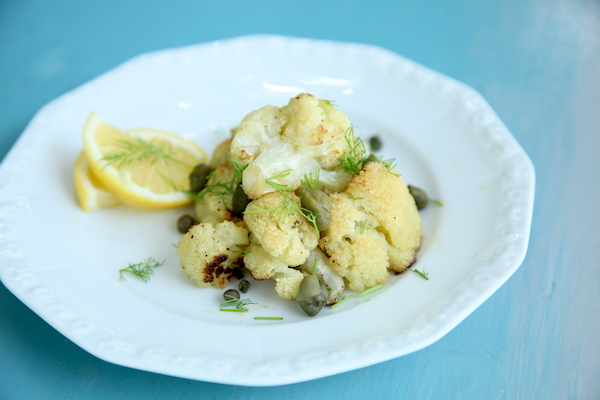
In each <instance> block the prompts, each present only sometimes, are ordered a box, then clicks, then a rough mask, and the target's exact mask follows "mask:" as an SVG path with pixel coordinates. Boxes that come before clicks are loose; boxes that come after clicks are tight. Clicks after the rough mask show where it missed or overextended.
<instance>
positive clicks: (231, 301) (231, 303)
mask: <svg viewBox="0 0 600 400" xmlns="http://www.w3.org/2000/svg"><path fill="white" fill-rule="evenodd" d="M225 298H227V299H228V300H225V301H222V302H221V308H220V310H221V311H237V312H245V311H248V309H247V308H246V306H248V305H250V304H256V303H255V302H253V301H252V300H250V299H238V298H237V297H234V296H231V295H228V294H226V295H225ZM227 307H234V308H227Z"/></svg>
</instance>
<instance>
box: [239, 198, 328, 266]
mask: <svg viewBox="0 0 600 400" xmlns="http://www.w3.org/2000/svg"><path fill="white" fill-rule="evenodd" d="M299 203H300V202H299V200H298V198H297V197H296V196H295V195H294V194H293V193H289V197H288V195H285V194H282V193H279V192H274V193H269V194H265V195H264V196H261V197H260V198H258V199H256V200H253V201H252V202H251V203H250V204H248V206H247V207H246V211H245V213H244V222H246V225H247V226H248V229H249V230H250V231H251V232H252V234H253V236H254V237H255V238H256V241H257V242H258V243H260V245H261V246H262V247H263V248H264V249H265V251H266V252H267V253H268V254H270V255H271V256H273V257H280V258H281V260H282V261H283V262H285V263H286V264H287V265H291V266H298V265H300V264H302V263H303V262H304V261H305V260H306V258H307V257H308V255H309V254H310V252H311V251H312V250H313V249H314V248H315V247H316V246H317V244H318V241H319V235H318V233H317V231H316V229H315V227H314V226H313V225H312V224H311V223H309V222H308V221H307V220H306V218H304V216H303V215H302V214H301V213H300V211H299V208H298V207H299Z"/></svg>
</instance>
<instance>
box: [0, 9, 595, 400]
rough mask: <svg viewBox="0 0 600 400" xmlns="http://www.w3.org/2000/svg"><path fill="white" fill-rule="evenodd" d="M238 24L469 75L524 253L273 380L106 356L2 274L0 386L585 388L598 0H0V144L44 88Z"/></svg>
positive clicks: (134, 394) (293, 393)
mask: <svg viewBox="0 0 600 400" xmlns="http://www.w3.org/2000/svg"><path fill="white" fill-rule="evenodd" d="M250 33H273V34H284V35H292V36H303V37H310V38H319V39H332V40H340V41H350V42H362V43H369V44H373V45H378V46H382V47H385V48H388V49H390V50H392V51H395V52H397V53H399V54H402V55H403V56H405V57H408V58H410V59H413V60H415V61H417V62H419V63H421V64H424V65H426V66H428V67H430V68H433V69H435V70H438V71H440V72H442V73H444V74H446V75H449V76H451V77H454V78H456V79H458V80H460V81H463V82H465V83H467V84H468V85H470V86H472V87H474V88H476V89H477V90H478V91H479V92H481V93H482V94H483V96H484V97H485V98H486V99H487V100H488V102H489V103H490V104H491V105H492V107H493V108H494V109H495V110H496V112H497V113H498V115H499V116H500V118H501V119H502V120H503V121H504V123H505V124H506V125H507V126H508V128H509V129H510V130H511V132H512V133H513V134H514V136H515V137H516V138H517V140H518V141H519V142H520V143H521V145H522V146H523V147H524V149H525V150H526V151H527V153H528V154H529V155H530V157H531V159H532V160H533V163H534V165H535V168H536V177H537V188H536V208H535V212H534V221H533V228H532V236H531V243H530V250H529V252H528V256H527V258H526V260H525V262H524V263H523V265H522V267H521V268H520V269H519V270H518V271H517V272H516V273H515V275H514V276H513V277H512V278H511V279H510V280H509V281H508V282H507V283H506V284H505V285H504V286H503V287H502V288H501V289H500V290H499V291H498V292H496V293H495V294H494V295H493V296H492V297H491V298H490V299H489V300H488V301H487V302H485V303H484V304H483V305H482V306H481V307H480V308H479V309H478V310H476V311H475V312H474V313H473V314H472V315H471V316H469V317H468V318H467V319H466V320H465V321H464V322H463V323H461V324H460V325H459V326H458V327H457V328H456V329H454V330H453V331H452V332H450V333H449V334H448V335H447V336H445V337H444V338H442V339H441V340H440V341H438V342H437V343H435V344H433V345H432V346H430V347H428V348H426V349H423V350H421V351H418V352H416V353H414V354H410V355H408V356H405V357H401V358H398V359H395V360H392V361H388V362H385V363H382V364H378V365H374V366H371V367H368V368H363V369H360V370H357V371H352V372H348V373H344V374H340V375H337V376H333V377H328V378H323V379H319V380H316V381H312V382H306V383H300V384H294V385H288V386H282V387H274V388H246V387H234V386H226V385H218V384H211V383H204V382H195V381H189V380H185V379H179V378H173V377H168V376H162V375H157V374H152V373H147V372H142V371H137V370H132V369H129V368H124V367H120V366H116V365H112V364H109V363H106V362H104V361H101V360H99V359H97V358H95V357H94V356H91V355H89V354H88V353H86V352H85V351H83V350H81V349H80V348H79V347H77V346H76V345H74V344H73V343H71V342H70V341H68V340H67V339H65V338H64V337H63V336H62V335H61V334H59V333H57V332H56V331H55V330H54V329H53V328H52V327H50V326H49V325H48V324H46V323H45V322H44V321H43V320H41V319H40V318H39V317H38V316H37V315H35V314H34V313H33V312H32V311H30V310H29V309H28V308H27V307H26V306H25V305H23V304H22V303H21V302H20V301H19V300H18V299H16V298H15V297H14V296H13V295H12V294H11V293H10V292H9V291H8V290H7V289H6V288H5V287H4V286H2V285H0V354H1V355H2V358H3V361H2V362H1V363H0V399H104V398H119V399H165V398H168V399H179V398H203V399H212V398H214V399H217V398H218V399H220V398H236V399H304V398H307V399H309V398H310V399H321V398H331V399H355V398H360V399H367V398H368V399H389V398H410V399H455V398H456V399H534V398H535V399H598V398H600V384H599V383H598V377H600V361H599V360H600V339H598V337H599V335H598V332H600V315H599V310H598V309H599V305H600V290H599V289H600V270H599V262H598V259H599V257H598V256H599V255H600V239H599V235H598V234H597V226H598V224H599V223H600V212H599V211H598V207H597V206H596V204H595V203H596V201H597V199H598V198H600V189H599V186H600V185H599V184H598V183H599V182H598V178H597V171H600V161H599V160H600V158H599V157H598V154H600V116H598V114H600V113H599V112H598V110H599V109H600V4H599V3H598V2H597V1H593V0H507V1H503V2H500V1H485V2H484V1H477V0H462V1H454V2H450V1H442V0H439V1H416V0H409V1H377V0H371V1H362V0H361V1H354V2H349V1H337V0H328V1H314V0H309V1H304V2H296V3H293V5H292V4H289V5H288V4H287V3H285V2H282V1H279V2H275V1H233V0H228V1H221V2H207V1H195V2H192V1H181V0H180V1H170V2H158V1H146V2H142V1H103V2H81V1H60V2H58V1H57V2H54V1H42V0H30V1H16V0H13V1H10V0H4V1H2V2H0V157H4V156H5V155H6V153H7V152H8V151H9V149H10V147H11V146H12V144H13V143H14V142H15V141H16V140H17V138H18V136H19V135H20V133H21V132H22V131H23V130H24V128H25V126H26V124H27V123H28V121H29V120H30V119H31V118H32V117H33V115H34V114H35V112H36V111H38V109H39V108H41V107H42V106H43V105H44V104H46V103H47V102H48V101H50V100H52V99H54V98H56V97H58V96H59V95H61V94H63V93H64V92H66V91H69V90H71V89H73V88H75V87H77V86H78V85H81V84H83V83H85V82H86V81H87V80H89V79H91V78H93V77H95V76H97V75H98V74H101V73H102V72H105V71H106V70H108V69H110V68H112V67H113V66H115V65H118V64H120V63H122V62H124V61H126V60H128V59H129V58H131V57H133V56H136V55H138V54H140V53H144V52H147V51H152V50H158V49H163V48H170V47H176V46H182V45H187V44H193V43H198V42H205V41H211V40H216V39H222V38H228V37H233V36H238V35H243V34H250Z"/></svg>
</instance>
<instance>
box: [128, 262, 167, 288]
mask: <svg viewBox="0 0 600 400" xmlns="http://www.w3.org/2000/svg"><path fill="white" fill-rule="evenodd" d="M163 264H164V261H162V262H158V261H156V260H155V259H154V258H152V257H148V258H147V259H145V260H144V261H142V262H140V263H137V264H131V263H129V266H128V267H127V268H123V269H120V270H119V280H121V281H124V280H125V276H123V274H124V273H130V274H132V275H135V276H137V277H139V278H140V279H141V280H143V281H144V282H148V281H149V280H150V276H151V275H153V274H154V268H157V267H160V266H161V265H163Z"/></svg>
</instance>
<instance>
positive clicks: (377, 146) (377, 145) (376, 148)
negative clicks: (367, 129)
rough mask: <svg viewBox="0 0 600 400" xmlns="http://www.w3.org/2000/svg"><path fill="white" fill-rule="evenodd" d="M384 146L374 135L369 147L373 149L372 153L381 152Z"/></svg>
mask: <svg viewBox="0 0 600 400" xmlns="http://www.w3.org/2000/svg"><path fill="white" fill-rule="evenodd" d="M382 145H383V143H382V141H381V138H380V137H379V136H378V135H374V136H371V137H370V138H369V147H370V148H371V151H379V150H381V146H382Z"/></svg>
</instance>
